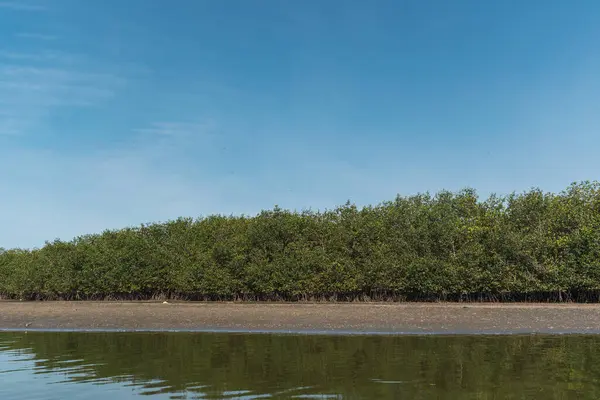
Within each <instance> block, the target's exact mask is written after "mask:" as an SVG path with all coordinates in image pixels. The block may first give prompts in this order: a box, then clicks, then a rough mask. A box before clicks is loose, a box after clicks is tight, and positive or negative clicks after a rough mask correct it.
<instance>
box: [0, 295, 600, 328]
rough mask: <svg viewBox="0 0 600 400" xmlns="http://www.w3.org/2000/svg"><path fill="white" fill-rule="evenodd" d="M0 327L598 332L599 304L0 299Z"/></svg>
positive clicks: (599, 321)
mask: <svg viewBox="0 0 600 400" xmlns="http://www.w3.org/2000/svg"><path fill="white" fill-rule="evenodd" d="M0 329H4V330H6V329H10V330H14V329H18V330H40V329H41V330H44V329H48V330H54V329H67V330H71V329H75V330H192V331H210V330H224V331H269V332H290V331H293V332H322V333H327V332H330V333H335V332H344V333H410V334H418V333H445V334H463V333H600V305H578V304H510V305H505V304H500V305H491V304H465V305H463V304H448V303H442V304H430V303H428V304H418V303H417V304H415V303H411V304H373V303H361V304H335V303H334V304H332V303H327V304H304V303H303V304H298V303H295V304H256V303H241V304H240V303H169V304H163V303H160V302H155V303H153V302H9V301H5V302H0Z"/></svg>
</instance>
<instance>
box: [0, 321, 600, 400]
mask: <svg viewBox="0 0 600 400" xmlns="http://www.w3.org/2000/svg"><path fill="white" fill-rule="evenodd" d="M0 356H2V357H0V360H6V359H8V360H14V359H18V358H20V359H25V358H29V359H30V360H29V361H16V362H12V361H11V362H10V363H9V362H6V361H5V362H1V361H0V380H2V381H3V382H10V379H11V372H10V371H11V370H16V369H18V368H19V365H20V364H22V363H26V362H27V363H29V364H27V365H28V366H27V369H28V370H29V371H30V373H31V374H32V376H33V375H34V374H40V373H41V374H46V373H47V374H55V375H56V374H58V375H60V377H61V383H60V385H61V387H62V390H63V392H64V391H65V390H67V391H71V393H73V394H75V393H77V392H78V391H82V390H85V385H88V386H89V385H93V384H98V383H107V382H108V383H119V384H120V385H121V386H120V387H122V388H123V390H128V392H127V393H128V395H129V396H130V395H131V394H146V395H157V396H158V395H164V396H166V397H165V398H169V397H171V398H197V397H201V398H247V399H250V398H256V396H258V395H263V396H267V395H269V396H270V397H271V398H290V397H293V396H312V395H329V396H337V397H333V398H344V399H439V398H444V399H532V398H534V399H570V398H573V399H576V398H583V399H598V398H600V382H599V378H600V363H598V362H597V361H598V360H600V358H599V357H598V356H600V336H456V337H450V336H425V337H423V336H397V337H394V336H308V335H301V336H292V335H262V334H261V335H256V334H255V335H245V334H221V333H218V334H217V333H214V334H209V333H201V334H198V333H39V332H29V333H0ZM27 356H29V357H27ZM31 382H32V384H31V385H25V386H23V385H20V386H19V387H18V390H19V393H3V395H7V394H8V395H9V397H8V398H26V397H27V396H26V395H27V393H26V392H27V390H33V387H34V386H35V385H40V384H43V382H41V383H40V382H37V381H34V380H33V379H32V380H31ZM36 382H37V383H36ZM131 388H135V391H132V389H131ZM0 390H1V389H0ZM5 390H7V389H5ZM8 390H10V389H8ZM12 390H17V389H12ZM37 390H39V388H37ZM99 393H101V392H99ZM115 393H116V392H115ZM11 395H12V396H11ZM88 398H89V396H88ZM98 398H100V397H98Z"/></svg>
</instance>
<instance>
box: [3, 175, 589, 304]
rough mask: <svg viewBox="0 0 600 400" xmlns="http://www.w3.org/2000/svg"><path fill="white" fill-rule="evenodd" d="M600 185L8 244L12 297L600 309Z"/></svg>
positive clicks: (268, 214) (448, 196)
mask: <svg viewBox="0 0 600 400" xmlns="http://www.w3.org/2000/svg"><path fill="white" fill-rule="evenodd" d="M599 293H600V184H599V183H597V182H593V183H592V182H582V183H574V184H572V185H571V186H570V187H569V188H567V189H566V190H565V191H563V192H561V193H559V194H550V193H544V192H542V191H540V190H537V189H534V190H531V191H528V192H525V193H522V194H514V193H513V194H511V195H509V196H505V197H500V196H495V195H494V196H490V197H489V198H488V199H486V200H484V201H481V200H479V199H478V197H477V194H476V193H475V191H474V190H471V189H467V190H463V191H460V192H458V193H451V192H446V191H444V192H440V193H438V194H437V195H435V196H430V195H429V194H421V195H417V196H411V197H397V198H396V199H395V200H394V201H390V202H385V203H382V204H379V205H377V206H369V207H364V208H362V209H361V208H358V207H356V206H355V205H353V204H351V203H346V204H345V205H343V206H340V207H338V208H336V209H334V210H330V211H326V212H312V211H305V212H301V213H300V212H290V211H286V210H282V209H280V208H279V207H275V208H274V209H273V210H270V211H263V212H261V213H260V214H259V215H257V216H255V217H235V216H229V217H226V216H210V217H207V218H201V219H197V220H193V219H190V218H180V219H178V220H175V221H169V222H166V223H157V224H150V225H142V226H140V227H136V228H126V229H122V230H118V231H105V232H103V233H101V234H96V235H86V236H81V237H78V238H76V239H74V240H72V241H70V242H63V241H60V240H55V241H53V242H48V243H46V245H45V246H43V247H42V248H41V249H33V250H22V249H9V250H5V249H1V248H0V295H2V296H4V297H7V298H23V299H59V298H63V299H94V298H125V299H147V298H153V297H158V296H162V297H178V298H187V299H257V300H259V299H263V300H267V299H272V300H274V299H279V300H300V299H322V298H328V299H340V300H342V299H360V298H372V299H421V300H426V299H432V300H443V299H487V300H527V299H530V300H531V299H537V300H567V299H571V300H579V301H589V300H597V299H598V294H599Z"/></svg>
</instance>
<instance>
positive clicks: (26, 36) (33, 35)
mask: <svg viewBox="0 0 600 400" xmlns="http://www.w3.org/2000/svg"><path fill="white" fill-rule="evenodd" d="M15 37H18V38H22V39H34V40H47V41H48V40H56V39H57V37H56V36H54V35H47V34H44V33H33V32H21V33H16V34H15Z"/></svg>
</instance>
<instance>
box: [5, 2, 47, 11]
mask: <svg viewBox="0 0 600 400" xmlns="http://www.w3.org/2000/svg"><path fill="white" fill-rule="evenodd" d="M0 8H7V9H9V10H15V11H45V10H46V9H47V8H46V7H44V6H41V5H37V4H27V3H21V2H16V1H0Z"/></svg>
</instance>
